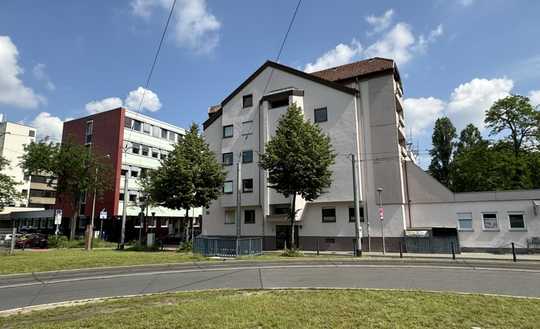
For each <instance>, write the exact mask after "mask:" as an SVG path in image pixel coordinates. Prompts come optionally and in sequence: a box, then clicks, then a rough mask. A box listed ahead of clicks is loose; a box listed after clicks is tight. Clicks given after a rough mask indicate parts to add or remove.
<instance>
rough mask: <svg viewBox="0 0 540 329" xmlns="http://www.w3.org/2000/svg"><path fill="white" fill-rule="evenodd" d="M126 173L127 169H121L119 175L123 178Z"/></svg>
mask: <svg viewBox="0 0 540 329" xmlns="http://www.w3.org/2000/svg"><path fill="white" fill-rule="evenodd" d="M127 172H128V171H127V169H122V170H121V171H120V175H122V176H125V175H126V174H127Z"/></svg>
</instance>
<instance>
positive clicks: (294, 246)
mask: <svg viewBox="0 0 540 329" xmlns="http://www.w3.org/2000/svg"><path fill="white" fill-rule="evenodd" d="M291 203H292V206H291V245H290V248H291V249H296V245H295V241H294V220H295V219H296V209H295V208H296V192H295V193H294V194H293V196H292V202H291Z"/></svg>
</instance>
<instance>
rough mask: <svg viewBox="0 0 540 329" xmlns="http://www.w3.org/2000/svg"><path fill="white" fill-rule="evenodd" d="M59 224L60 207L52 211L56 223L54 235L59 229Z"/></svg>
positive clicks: (60, 221) (60, 217) (60, 222)
mask: <svg viewBox="0 0 540 329" xmlns="http://www.w3.org/2000/svg"><path fill="white" fill-rule="evenodd" d="M60 224H62V209H56V210H55V212H54V225H56V231H55V232H54V235H58V232H59V231H60Z"/></svg>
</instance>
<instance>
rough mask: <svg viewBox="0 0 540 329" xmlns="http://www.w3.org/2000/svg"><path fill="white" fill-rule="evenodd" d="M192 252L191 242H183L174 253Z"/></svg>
mask: <svg viewBox="0 0 540 329" xmlns="http://www.w3.org/2000/svg"><path fill="white" fill-rule="evenodd" d="M192 250H193V242H191V241H184V242H182V243H181V244H180V246H179V247H178V249H177V250H176V251H178V252H187V251H192Z"/></svg>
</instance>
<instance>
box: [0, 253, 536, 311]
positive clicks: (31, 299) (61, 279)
mask: <svg viewBox="0 0 540 329" xmlns="http://www.w3.org/2000/svg"><path fill="white" fill-rule="evenodd" d="M318 287H324V288H390V289H421V290H431V291H454V292H472V293H488V294H502V295H513V296H528V297H540V269H538V268H529V269H526V268H503V267H497V266H486V264H481V266H475V265H473V264H470V263H469V264H467V265H466V266H465V265H464V264H454V265H453V266H446V265H442V264H406V263H401V264H396V263H394V264H384V263H347V262H343V263H335V262H334V263H330V262H329V263H321V262H318V263H306V262H304V263H290V264H283V263H259V264H257V263H231V264H219V265H209V264H205V265H203V266H201V265H198V264H185V265H181V266H180V265H178V266H156V267H139V268H121V269H108V270H107V269H105V270H104V269H95V270H85V271H80V272H79V271H75V272H71V271H68V272H50V273H44V274H37V275H15V276H0V310H7V309H13V308H20V307H27V306H32V305H39V304H47V303H56V302H63V301H71V300H80V299H87V298H96V297H110V296H125V295H136V294H144V293H156V292H170V291H188V290H200V289H216V288H251V289H261V288H262V289H271V288H318Z"/></svg>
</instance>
